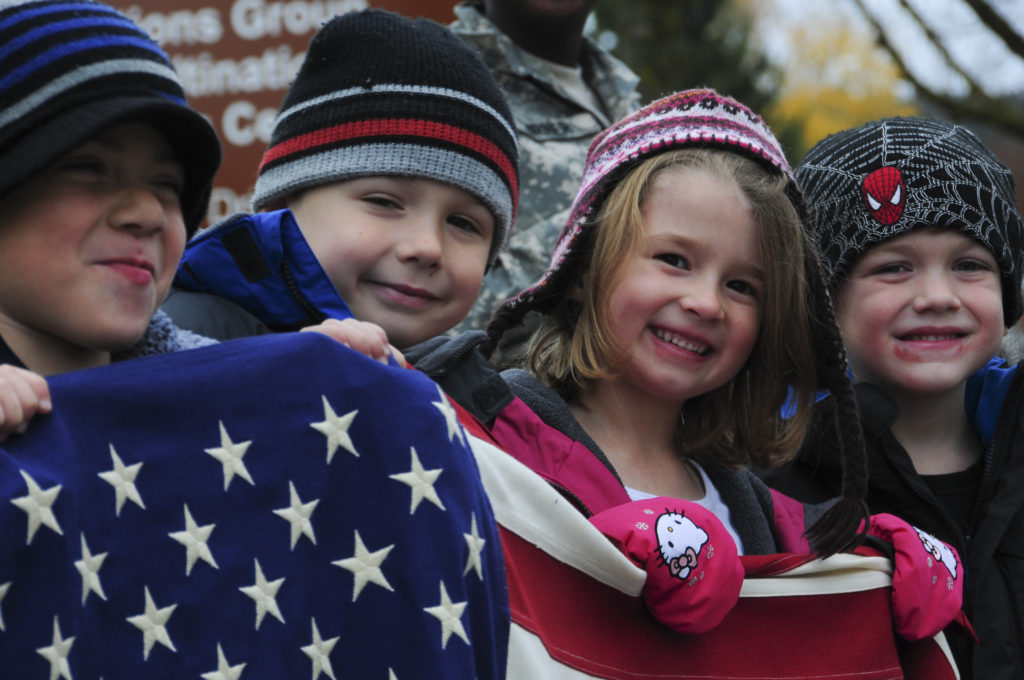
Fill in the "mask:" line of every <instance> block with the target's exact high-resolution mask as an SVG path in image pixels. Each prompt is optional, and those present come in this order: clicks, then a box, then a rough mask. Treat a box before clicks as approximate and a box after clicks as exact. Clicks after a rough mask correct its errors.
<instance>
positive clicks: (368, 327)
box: [302, 319, 406, 366]
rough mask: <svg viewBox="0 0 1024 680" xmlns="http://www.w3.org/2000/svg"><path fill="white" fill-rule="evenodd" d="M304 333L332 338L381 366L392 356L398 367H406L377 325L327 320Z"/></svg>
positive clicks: (402, 357)
mask: <svg viewBox="0 0 1024 680" xmlns="http://www.w3.org/2000/svg"><path fill="white" fill-rule="evenodd" d="M306 331H311V332H314V333H320V334H322V335H326V336H327V337H329V338H333V339H334V340H337V341H338V342H340V343H341V344H343V345H345V346H346V347H351V348H352V349H354V350H355V351H357V352H359V353H360V354H365V355H366V356H368V357H370V358H371V359H376V360H377V361H379V362H380V363H382V364H386V363H388V357H389V356H393V357H394V358H395V361H397V362H398V364H399V365H400V366H405V365H406V363H405V357H404V356H402V353H401V352H399V351H398V350H397V349H395V348H394V347H392V346H391V345H389V344H388V336H387V333H385V332H384V329H383V328H381V327H380V326H378V325H377V324H374V323H370V322H368V321H357V320H356V319H341V320H339V319H327V320H326V321H324V322H323V323H321V324H317V325H316V326H306V327H305V328H303V329H302V332H306Z"/></svg>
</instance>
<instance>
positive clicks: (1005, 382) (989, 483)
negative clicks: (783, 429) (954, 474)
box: [763, 359, 1024, 680]
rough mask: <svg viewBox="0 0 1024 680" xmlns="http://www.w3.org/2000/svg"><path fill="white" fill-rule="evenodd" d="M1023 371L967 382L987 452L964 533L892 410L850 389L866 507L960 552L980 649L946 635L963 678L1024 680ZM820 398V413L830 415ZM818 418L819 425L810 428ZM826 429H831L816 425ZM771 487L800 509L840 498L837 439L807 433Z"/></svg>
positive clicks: (996, 371)
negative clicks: (862, 453)
mask: <svg viewBox="0 0 1024 680" xmlns="http://www.w3.org/2000/svg"><path fill="white" fill-rule="evenodd" d="M1021 366H1024V364H1020V365H1018V366H1016V367H1009V366H1006V365H1005V364H1004V363H1003V362H1002V360H1000V359H993V360H992V361H991V362H989V364H988V365H987V366H985V367H984V368H983V369H982V370H981V371H979V372H978V374H976V375H975V376H973V377H972V378H971V380H970V381H969V382H968V387H967V396H966V399H965V402H966V403H965V408H966V409H967V413H968V416H969V418H970V419H971V422H972V424H973V425H974V427H975V429H976V431H977V432H978V435H979V437H980V438H981V441H982V442H983V443H984V445H985V455H984V461H983V465H984V468H983V473H982V481H981V486H980V489H979V491H978V495H977V498H976V499H975V502H974V508H973V510H972V511H971V514H970V516H969V518H968V520H967V527H968V529H967V531H966V532H965V531H964V530H963V529H961V524H959V523H957V522H956V521H955V520H954V518H953V517H951V516H950V514H949V513H948V512H947V511H946V509H945V508H944V507H943V505H942V504H941V503H940V502H939V500H938V499H937V498H936V497H935V495H934V494H933V493H932V491H931V489H930V488H929V487H928V486H927V485H926V484H925V482H924V481H923V480H922V479H921V477H920V476H918V474H917V473H916V472H915V470H914V467H913V464H912V463H911V460H910V457H909V456H908V455H907V452H906V451H905V450H904V448H903V447H902V446H901V445H900V444H899V442H898V441H896V438H895V437H894V436H893V434H892V431H891V429H890V428H891V426H892V424H893V423H894V422H895V421H896V419H897V418H898V416H899V411H898V408H897V406H896V404H895V403H894V402H893V401H892V400H891V399H889V398H888V397H887V396H886V395H885V394H884V393H883V392H881V391H880V390H878V389H877V388H875V387H874V386H872V385H869V384H866V383H861V384H858V385H857V386H856V387H855V389H856V393H857V399H858V402H859V404H860V409H861V421H862V426H863V428H864V435H865V443H866V446H867V450H868V462H869V473H868V474H869V492H868V505H869V507H870V509H871V512H872V513H881V512H888V513H892V514H894V515H897V516H899V517H902V518H903V519H905V520H907V521H908V522H910V523H911V524H913V525H915V526H917V527H919V528H921V529H923V530H925V531H927V532H929V533H931V534H933V535H935V536H937V537H938V538H940V539H942V540H943V541H946V542H947V543H949V544H951V545H952V546H953V547H955V548H956V549H957V551H958V552H959V553H960V556H961V559H962V561H963V564H964V566H965V572H966V579H967V580H966V582H965V589H964V609H965V611H966V613H967V616H968V618H969V619H970V621H971V623H972V625H973V626H974V630H975V632H976V633H977V636H978V639H979V640H980V643H981V644H980V646H975V645H973V644H972V642H971V641H970V640H969V638H967V637H966V636H963V635H954V634H950V635H949V642H950V646H951V647H952V649H953V652H954V655H955V656H956V658H957V663H958V665H959V666H960V669H961V674H962V677H965V678H971V677H973V678H976V679H977V680H1003V679H1006V680H1009V679H1011V678H1014V679H1016V680H1020V679H1021V678H1024V368H1021ZM829 402H830V400H829V399H825V400H824V401H823V402H820V404H819V406H821V407H822V410H823V411H827V410H828V409H829V407H830V404H829ZM818 420H819V419H818V418H816V419H815V422H817V421H818ZM821 421H822V422H830V420H829V419H827V418H821ZM763 477H764V479H765V481H767V482H768V484H769V485H770V486H772V487H774V488H776V489H778V490H780V491H782V492H783V493H786V494H788V495H790V496H793V497H795V498H797V499H799V500H802V501H805V502H818V501H821V500H824V499H826V498H829V497H832V496H836V495H838V493H839V481H840V479H841V468H840V461H839V457H838V452H837V450H836V448H835V435H834V433H830V432H828V431H826V430H825V428H816V427H815V428H812V430H811V433H810V435H809V436H808V438H807V441H806V442H805V444H804V448H803V450H802V451H801V453H800V456H799V457H798V458H797V460H795V461H794V462H792V463H790V464H789V465H788V466H786V467H783V468H781V469H778V470H774V471H771V472H769V473H765V474H764V475H763Z"/></svg>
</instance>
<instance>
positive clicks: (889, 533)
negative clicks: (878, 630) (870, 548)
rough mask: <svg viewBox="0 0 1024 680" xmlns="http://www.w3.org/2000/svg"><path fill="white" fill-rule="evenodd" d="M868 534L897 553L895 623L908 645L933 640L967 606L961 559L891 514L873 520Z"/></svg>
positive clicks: (942, 544) (879, 515)
mask: <svg viewBox="0 0 1024 680" xmlns="http://www.w3.org/2000/svg"><path fill="white" fill-rule="evenodd" d="M868 534H870V535H872V536H877V537H878V538H881V539H882V540H884V541H887V542H889V543H891V544H892V546H893V548H894V549H895V557H894V558H893V575H892V617H893V622H894V624H895V626H896V632H897V633H899V634H900V636H902V637H903V638H905V639H907V640H921V639H923V638H928V637H932V636H933V635H935V634H936V633H938V632H939V631H940V630H942V629H943V628H945V627H946V626H948V625H949V624H950V623H952V622H953V620H954V619H956V617H957V613H958V612H959V611H960V608H961V607H962V606H963V598H964V580H963V567H962V566H961V564H960V557H959V555H957V554H956V550H954V549H953V548H952V547H950V546H949V545H947V544H945V543H943V542H942V541H940V540H939V539H937V538H935V537H934V536H932V535H931V534H929V533H927V532H925V531H921V530H920V529H918V528H917V527H915V526H913V525H911V524H908V523H907V522H906V521H904V520H902V519H900V518H899V517H896V516H895V515H890V514H886V513H883V514H878V515H872V516H871V528H870V529H869V530H868Z"/></svg>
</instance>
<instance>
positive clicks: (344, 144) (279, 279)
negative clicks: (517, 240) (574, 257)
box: [164, 9, 518, 348]
mask: <svg viewBox="0 0 1024 680" xmlns="http://www.w3.org/2000/svg"><path fill="white" fill-rule="evenodd" d="M517 159H518V142H517V139H516V135H515V132H514V127H513V124H512V117H511V114H510V113H509V110H508V107H507V105H506V103H505V100H504V97H503V95H502V94H501V91H500V90H499V89H498V86H497V84H496V83H495V82H494V80H493V78H492V76H491V75H490V72H489V71H488V69H487V67H486V66H485V65H484V63H483V61H482V60H481V59H480V57H479V56H477V55H476V53H475V52H473V51H472V50H471V49H469V48H468V47H466V46H465V45H464V44H463V43H462V41H461V40H460V39H459V38H458V37H456V36H455V35H454V34H453V33H451V31H449V30H448V29H447V28H445V27H443V26H441V25H439V24H437V23H435V22H433V21H430V20H427V19H416V20H413V19H408V18H406V17H403V16H400V15H398V14H395V13H392V12H388V11H384V10H376V9H370V10H364V11H359V12H353V13H349V14H345V15H342V16H337V17H334V18H333V19H331V20H330V21H328V22H327V23H326V24H325V25H324V26H323V27H322V28H321V29H320V31H319V32H318V33H317V34H316V36H314V38H313V40H312V42H311V43H310V46H309V51H308V52H307V54H306V58H305V61H304V62H303V64H302V66H301V68H300V70H299V73H298V75H297V76H296V78H295V81H294V83H293V84H292V86H291V89H290V90H289V91H288V94H287V95H286V96H285V99H284V102H283V103H282V105H281V110H280V112H279V114H278V118H277V121H276V123H275V126H274V131H273V135H272V138H271V142H270V145H269V147H268V148H267V150H266V152H265V154H264V157H263V161H262V163H261V165H260V169H259V176H258V178H257V180H256V186H255V190H254V193H253V198H252V203H253V208H254V209H256V210H267V211H270V212H261V213H257V214H247V215H236V216H234V217H231V218H229V219H227V220H226V221H224V222H222V223H221V224H219V225H216V226H215V227H214V228H212V229H210V230H209V231H207V232H206V233H203V234H201V235H200V236H199V237H197V238H196V239H194V240H193V241H192V242H191V243H190V244H189V246H188V248H187V249H186V252H185V256H184V259H183V260H182V264H181V268H180V270H179V272H178V276H177V278H176V280H175V286H176V290H175V292H174V293H173V294H172V296H171V297H170V298H169V300H168V302H167V304H166V305H165V307H164V308H165V310H166V311H168V312H169V313H170V314H171V316H172V317H173V318H175V320H176V321H178V323H180V324H182V325H183V326H185V327H186V328H190V329H192V330H195V331H197V332H201V333H204V334H207V335H210V336H213V337H218V338H221V339H226V338H229V337H238V336H242V335H252V334H256V333H262V332H268V331H287V330H295V329H298V328H302V327H306V326H309V325H311V324H318V323H321V322H322V321H324V320H325V319H328V318H346V317H350V316H355V318H357V319H360V320H363V321H368V322H372V323H374V324H376V325H378V326H380V327H381V328H383V329H384V331H385V332H386V333H387V337H388V339H389V340H390V341H391V343H392V344H394V345H395V346H397V347H399V348H403V347H407V346H409V345H412V344H415V343H417V342H420V341H422V340H425V339H427V338H430V337H433V336H436V335H439V334H441V333H444V332H445V331H447V330H448V329H450V328H451V327H453V326H454V325H455V324H456V323H458V322H459V321H461V320H462V318H463V317H464V316H465V315H466V313H467V312H468V311H469V309H470V307H471V306H472V304H473V302H474V300H475V299H476V295H477V291H478V290H479V287H480V284H481V282H482V280H483V275H484V271H485V270H486V269H487V267H488V266H490V264H491V263H493V262H494V259H495V257H496V256H497V253H498V252H499V251H500V250H501V248H502V247H503V246H504V244H505V242H506V240H507V239H508V234H509V229H510V227H511V224H512V221H513V218H514V216H515V210H516V202H517V195H518V174H517Z"/></svg>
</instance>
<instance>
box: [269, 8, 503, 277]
mask: <svg viewBox="0 0 1024 680" xmlns="http://www.w3.org/2000/svg"><path fill="white" fill-rule="evenodd" d="M518 156H519V150H518V140H517V138H516V133H515V128H514V124H513V119H512V114H511V112H510V111H509V108H508V104H507V103H506V102H505V97H504V95H503V94H502V92H501V90H500V89H499V87H498V85H497V83H496V82H495V81H494V78H493V76H491V73H490V71H489V70H488V69H487V66H486V64H484V62H483V60H482V59H481V58H480V57H479V56H478V55H477V54H476V52H474V51H473V50H472V49H471V48H469V47H468V46H467V45H466V44H465V43H463V42H462V40H461V39H460V38H459V37H458V36H456V35H455V34H454V33H452V32H451V31H450V30H448V29H447V28H446V27H444V26H441V25H440V24H438V23H436V22H434V21H430V20H429V19H422V18H421V19H415V20H414V19H409V18H406V17H403V16H401V15H399V14H395V13H393V12H388V11H385V10H380V9H368V10H363V11H357V12H349V13H347V14H343V15H341V16H337V17H334V18H333V19H331V20H330V21H328V22H327V23H326V24H324V26H323V27H322V28H321V29H320V31H319V32H318V33H317V34H316V35H315V36H314V37H313V40H312V42H311V43H310V46H309V51H308V52H307V53H306V58H305V60H304V61H303V64H302V66H301V68H300V69H299V73H298V75H297V76H296V78H295V81H294V82H293V83H292V86H291V89H289V91H288V94H287V95H285V98H284V101H283V102H282V104H281V110H280V112H279V113H278V116H277V120H276V122H275V123H274V131H273V134H272V135H271V139H270V145H269V146H268V148H267V150H266V152H265V153H264V155H263V161H262V163H261V164H260V170H259V177H258V179H257V180H256V188H255V190H254V191H253V197H252V204H253V208H254V209H255V210H263V209H275V208H281V207H284V201H285V199H287V198H289V197H291V196H294V195H295V194H297V193H299V192H301V191H302V190H304V189H308V188H311V187H315V186H318V185H322V184H330V183H333V182H340V181H343V180H349V179H354V178H357V177H368V176H375V175H386V176H402V177H422V178H426V179H432V180H436V181H439V182H445V183H447V184H452V185H454V186H457V187H459V188H461V189H464V190H465V191H468V192H469V193H470V194H472V195H474V196H476V197H477V198H478V199H480V201H481V202H482V203H483V204H484V205H486V206H487V207H488V208H489V209H490V211H491V213H492V214H493V215H494V218H495V229H494V239H493V241H492V243H491V251H490V256H489V258H488V265H490V264H493V262H494V260H495V258H496V257H497V256H498V252H500V250H501V249H502V248H503V247H504V245H505V242H506V241H507V240H508V235H509V231H510V230H511V227H512V222H513V220H514V219H515V211H516V205H517V201H518V195H519V177H518V168H517V163H518Z"/></svg>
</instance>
